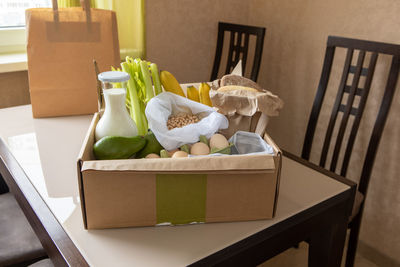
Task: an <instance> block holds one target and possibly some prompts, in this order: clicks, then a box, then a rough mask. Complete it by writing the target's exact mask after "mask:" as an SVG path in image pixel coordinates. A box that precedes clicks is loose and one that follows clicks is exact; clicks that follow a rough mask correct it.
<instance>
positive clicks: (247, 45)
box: [242, 33, 250, 75]
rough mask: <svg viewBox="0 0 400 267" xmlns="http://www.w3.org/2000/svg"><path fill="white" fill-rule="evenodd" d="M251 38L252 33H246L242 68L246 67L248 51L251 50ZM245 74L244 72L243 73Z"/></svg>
mask: <svg viewBox="0 0 400 267" xmlns="http://www.w3.org/2000/svg"><path fill="white" fill-rule="evenodd" d="M249 38H250V35H249V34H248V33H245V34H244V46H243V48H242V49H243V50H242V69H243V70H245V69H246V62H247V53H248V52H249ZM243 75H244V73H243Z"/></svg>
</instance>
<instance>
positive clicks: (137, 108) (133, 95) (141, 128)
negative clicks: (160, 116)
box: [121, 62, 148, 135]
mask: <svg viewBox="0 0 400 267" xmlns="http://www.w3.org/2000/svg"><path fill="white" fill-rule="evenodd" d="M130 65H131V64H129V63H128V62H122V63H121V67H122V70H123V71H124V72H126V73H128V74H129V75H131V78H130V79H129V81H128V86H127V87H128V88H127V91H128V96H129V100H130V105H129V110H130V115H131V117H132V118H133V119H134V121H135V122H136V126H137V128H138V133H139V134H140V135H145V134H146V133H147V130H148V129H147V120H146V117H145V116H143V114H144V110H142V108H141V105H140V100H139V98H138V95H137V89H136V85H135V82H134V79H133V72H132V68H131V66H130Z"/></svg>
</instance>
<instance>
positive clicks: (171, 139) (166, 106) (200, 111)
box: [145, 92, 229, 150]
mask: <svg viewBox="0 0 400 267" xmlns="http://www.w3.org/2000/svg"><path fill="white" fill-rule="evenodd" d="M145 113H146V117H147V120H148V123H149V128H150V129H151V131H152V132H153V133H154V135H155V136H156V138H157V140H158V142H160V144H161V145H162V146H163V147H164V148H165V149H167V150H173V149H176V148H178V147H180V146H182V145H184V144H190V143H195V142H198V141H199V136H200V135H205V136H207V138H210V137H211V136H212V135H213V134H214V133H216V132H217V131H218V130H219V129H226V128H228V125H229V122H228V119H227V118H226V117H225V116H224V115H222V114H220V113H218V112H216V111H215V110H214V109H213V108H211V107H209V106H206V105H203V104H200V103H198V102H195V101H192V100H189V99H187V98H185V97H182V96H179V95H176V94H173V93H169V92H164V93H161V94H159V95H158V96H156V97H153V98H152V99H151V100H150V101H149V102H148V103H147V106H146V111H145ZM178 113H188V114H190V113H191V114H195V115H197V116H198V117H199V119H200V121H199V122H198V123H193V124H189V125H186V126H184V127H182V128H174V129H172V130H168V128H167V121H168V118H169V116H171V115H176V114H178Z"/></svg>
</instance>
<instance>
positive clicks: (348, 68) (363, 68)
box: [302, 36, 400, 266]
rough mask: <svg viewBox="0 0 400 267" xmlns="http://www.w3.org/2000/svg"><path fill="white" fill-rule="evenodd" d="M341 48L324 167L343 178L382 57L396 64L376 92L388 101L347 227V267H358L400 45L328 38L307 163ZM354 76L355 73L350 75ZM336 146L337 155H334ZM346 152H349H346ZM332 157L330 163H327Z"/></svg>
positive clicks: (306, 146) (308, 137) (381, 110)
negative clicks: (369, 193) (343, 54)
mask: <svg viewBox="0 0 400 267" xmlns="http://www.w3.org/2000/svg"><path fill="white" fill-rule="evenodd" d="M337 47H340V48H345V49H347V54H346V58H345V62H344V68H343V72H342V77H341V80H340V84H339V89H338V92H337V95H336V99H335V101H334V104H333V109H332V113H331V116H330V119H329V123H328V126H327V130H326V133H325V139H324V143H323V147H322V152H321V157H320V160H319V165H320V166H322V167H324V168H326V169H329V170H330V171H332V172H335V173H338V174H340V175H341V176H344V177H345V176H346V174H347V170H348V167H349V162H350V157H351V154H352V149H353V145H354V143H355V140H356V137H357V132H358V129H359V125H360V121H361V118H362V116H363V112H364V109H365V106H366V102H367V98H368V94H369V92H370V88H371V83H372V80H373V76H374V71H375V66H376V63H377V60H378V56H379V55H381V54H384V55H386V56H390V58H391V66H390V68H388V69H389V73H388V76H387V80H386V82H385V86H384V88H383V87H382V88H374V89H378V90H382V91H381V92H383V98H382V101H381V103H380V108H379V111H378V114H377V117H376V119H375V123H374V126H373V129H372V134H371V136H370V139H369V143H368V148H367V150H366V154H365V158H364V163H363V167H362V171H361V175H360V180H359V183H358V190H357V194H356V199H355V204H354V207H353V214H352V216H351V218H350V221H349V226H348V227H349V228H350V238H349V244H348V249H347V257H346V266H353V265H354V259H355V253H356V248H357V242H358V235H359V230H360V224H361V217H362V214H363V208H364V200H365V197H366V195H367V189H368V183H369V180H370V176H371V171H372V167H373V163H374V160H375V156H376V152H377V149H378V146H379V141H380V139H381V135H382V132H383V129H384V126H385V122H386V118H387V115H388V113H389V110H390V106H391V102H392V98H393V95H394V92H395V89H396V84H397V80H398V76H399V70H400V45H395V44H387V43H380V42H371V41H363V40H356V39H349V38H342V37H334V36H329V37H328V42H327V48H326V53H325V59H324V65H323V68H322V74H321V78H320V82H319V85H318V90H317V94H316V97H315V100H314V104H313V106H312V110H311V114H310V118H309V122H308V126H307V131H306V136H305V140H304V145H303V150H302V158H304V159H306V160H309V159H310V152H311V146H312V143H313V137H314V133H315V130H316V125H317V121H318V117H319V114H320V111H321V107H322V103H323V102H324V101H323V100H324V96H325V92H326V91H327V86H328V81H329V76H330V73H331V68H332V63H333V59H334V55H335V50H336V48H337ZM356 55H357V59H356V64H355V66H354V65H353V64H352V59H353V57H355V56H356ZM366 59H369V62H365V63H364V61H366ZM350 73H351V74H352V75H349V74H350ZM362 76H364V77H363V79H365V80H364V81H365V82H364V84H360V78H361V77H362ZM351 78H352V79H351ZM385 78H386V77H385ZM349 80H351V81H349ZM383 90H384V91H383ZM345 95H346V97H347V100H345V99H346V98H345V99H344V96H345ZM356 98H358V103H359V104H358V106H356V107H355V106H354V105H355V99H356ZM339 112H341V113H342V114H341V116H338V113H339ZM350 116H353V118H352V119H351V120H350V119H349V118H350ZM350 121H353V122H352V125H350V123H349V122H350ZM335 125H336V127H338V128H336V129H338V131H337V134H335V136H334V137H333V132H334V128H335ZM349 127H351V128H349ZM346 128H347V129H348V130H350V129H351V130H350V133H349V135H345V132H346ZM345 136H348V138H344V137H345ZM333 142H335V143H333ZM331 144H332V148H333V151H331V153H329V148H330V147H331ZM333 144H334V146H333ZM342 148H343V149H344V150H342V152H341V149H342ZM339 155H342V156H343V161H342V162H341V163H339V162H338V159H339ZM328 156H329V157H328ZM328 158H329V159H330V160H328ZM327 165H329V166H327Z"/></svg>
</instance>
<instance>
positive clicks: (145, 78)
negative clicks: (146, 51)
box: [140, 61, 154, 103]
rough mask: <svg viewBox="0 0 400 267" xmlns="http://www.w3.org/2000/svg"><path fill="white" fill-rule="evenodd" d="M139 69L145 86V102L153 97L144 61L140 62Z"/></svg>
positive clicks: (148, 73)
mask: <svg viewBox="0 0 400 267" xmlns="http://www.w3.org/2000/svg"><path fill="white" fill-rule="evenodd" d="M140 71H141V74H142V75H141V76H142V78H143V83H144V86H145V103H147V102H149V101H150V99H152V98H153V97H154V92H153V85H152V83H151V78H150V72H149V69H148V67H147V63H146V62H145V61H141V62H140Z"/></svg>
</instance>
